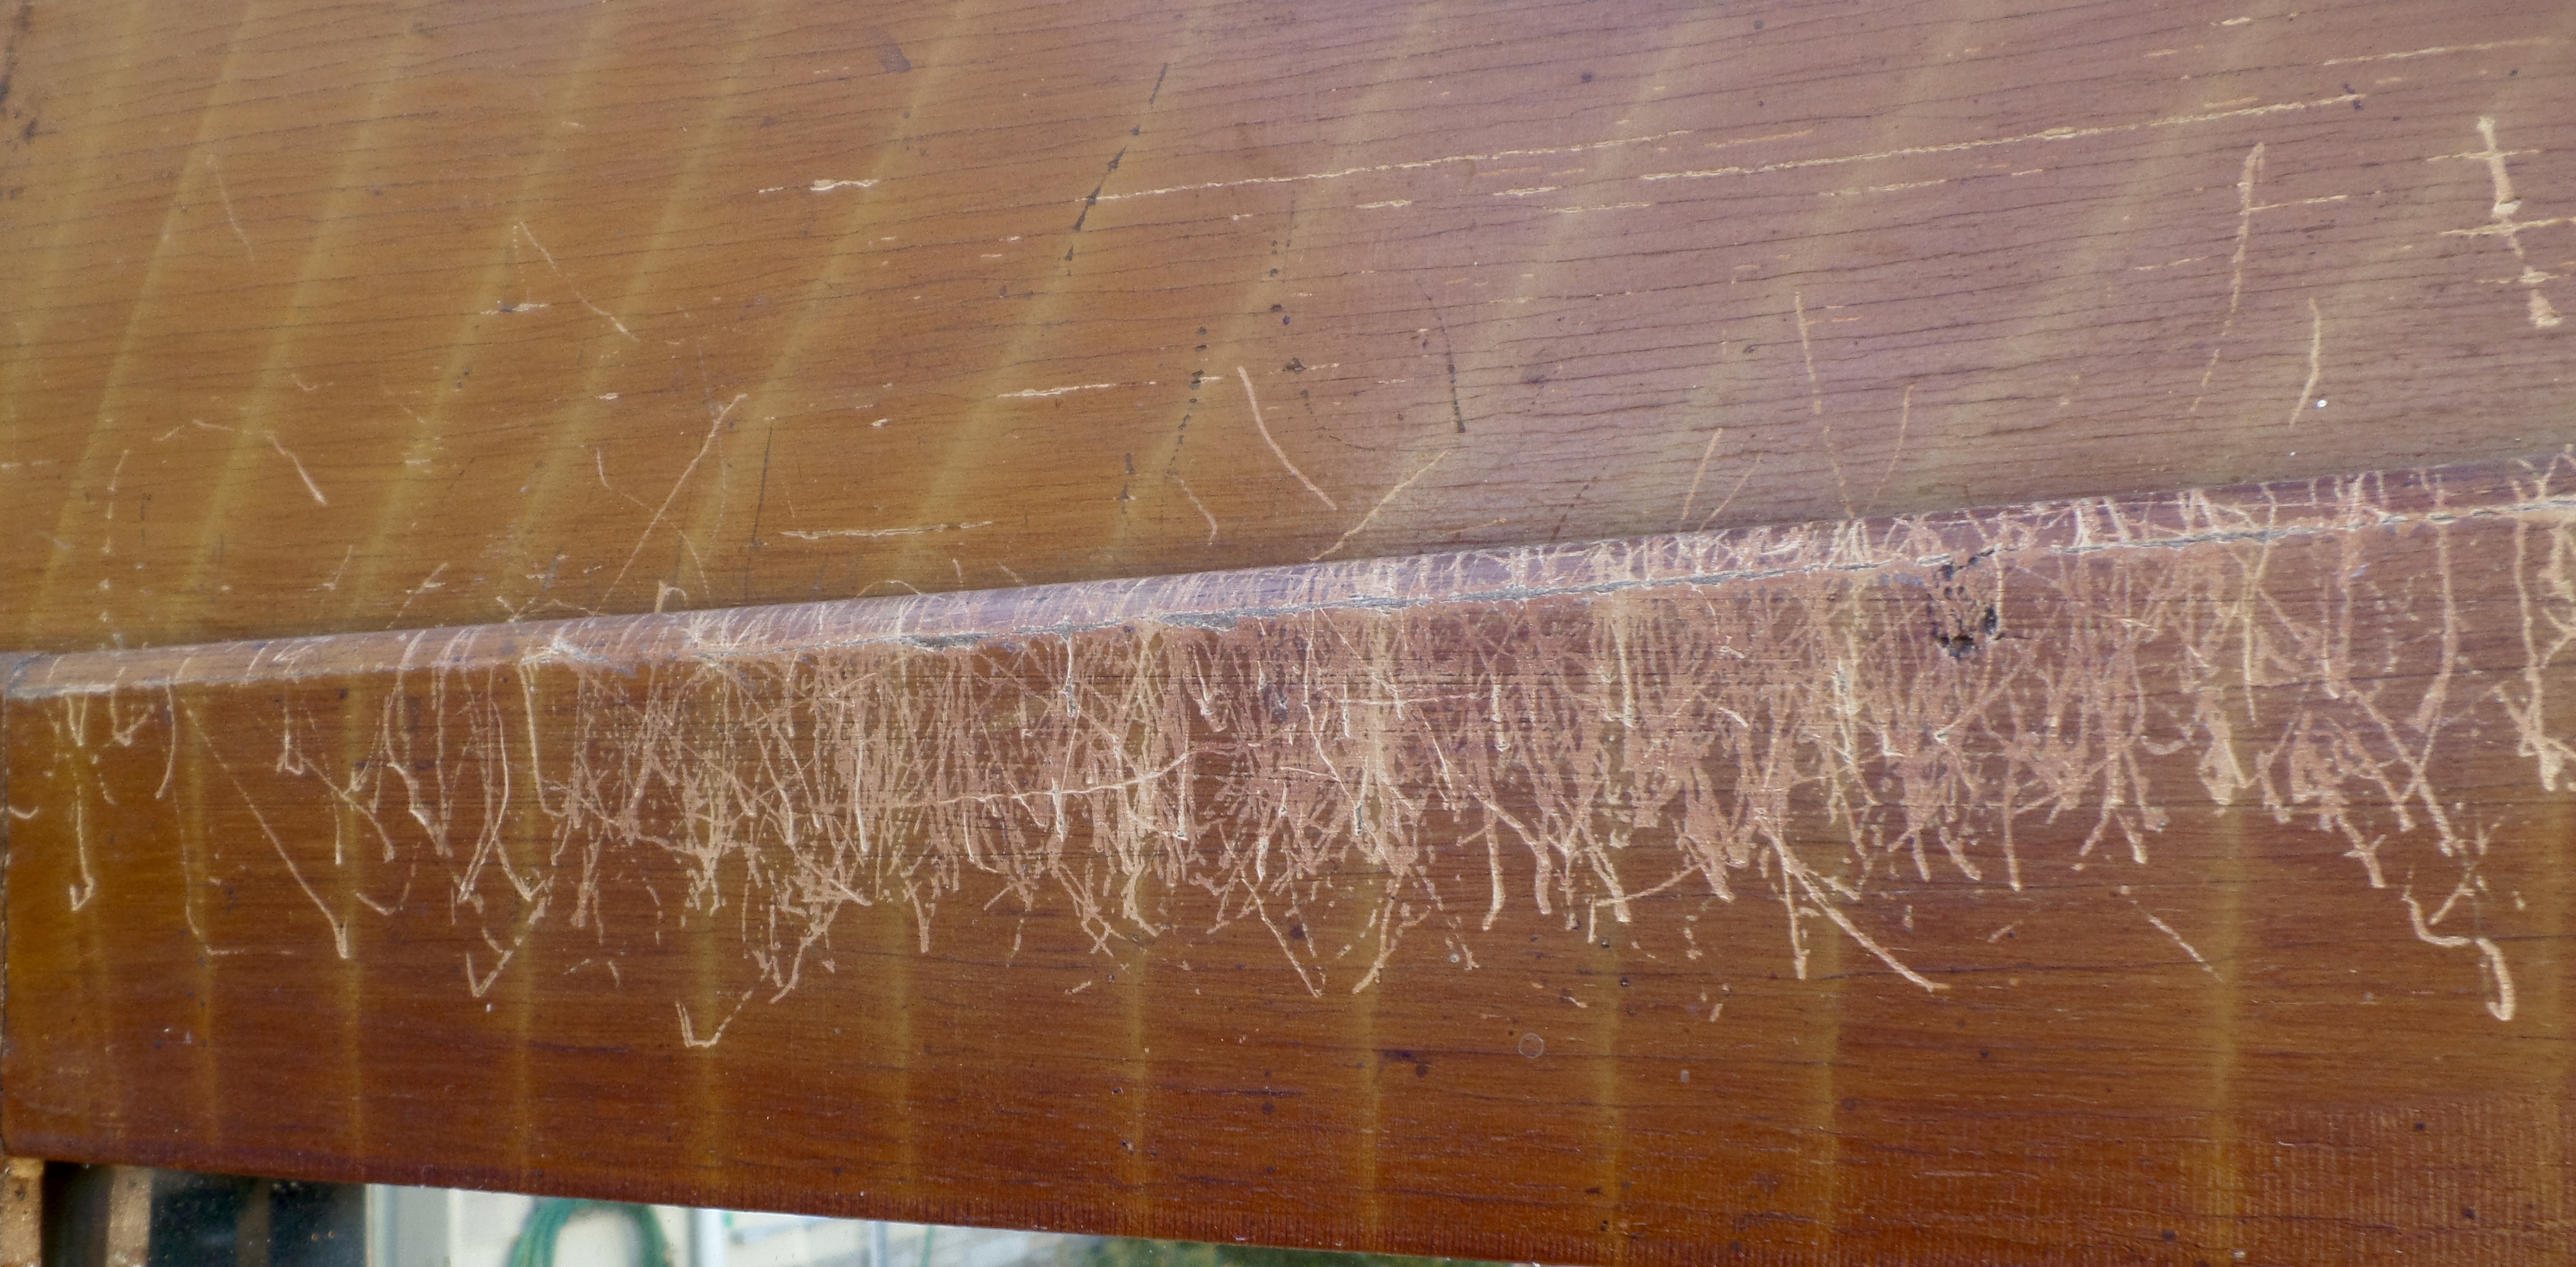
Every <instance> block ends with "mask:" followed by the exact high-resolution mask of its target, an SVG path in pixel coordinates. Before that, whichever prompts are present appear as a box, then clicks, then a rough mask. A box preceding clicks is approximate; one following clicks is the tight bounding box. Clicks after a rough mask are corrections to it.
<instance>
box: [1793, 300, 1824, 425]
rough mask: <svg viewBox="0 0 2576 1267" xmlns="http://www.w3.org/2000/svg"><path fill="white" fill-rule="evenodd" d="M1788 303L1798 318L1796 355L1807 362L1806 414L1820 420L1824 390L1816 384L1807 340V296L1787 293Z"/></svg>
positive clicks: (1811, 348)
mask: <svg viewBox="0 0 2576 1267" xmlns="http://www.w3.org/2000/svg"><path fill="white" fill-rule="evenodd" d="M1789 302H1790V303H1791V304H1792V305H1793V306H1794V307H1795V309H1796V311H1797V316H1798V355H1800V356H1802V357H1805V358H1806V360H1807V412H1809V413H1812V414H1814V415H1816V416H1817V417H1819V418H1821V417H1823V416H1824V414H1825V397H1824V388H1823V387H1821V386H1819V385H1818V384H1817V382H1816V350H1815V347H1814V345H1812V344H1811V343H1809V342H1808V340H1807V296H1806V292H1804V291H1795V290H1793V291H1791V292H1789Z"/></svg>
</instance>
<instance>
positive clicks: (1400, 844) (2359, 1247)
mask: <svg viewBox="0 0 2576 1267" xmlns="http://www.w3.org/2000/svg"><path fill="white" fill-rule="evenodd" d="M2571 478H2576V459H2568V458H2556V459H2550V460H2546V461H2541V462H2537V463H2533V464H2529V465H2523V466H2512V467H2479V468H2453V469H2448V470H2442V471H2435V472H2430V473H2422V474H2413V475H2388V476H2373V477H2367V478H2359V479H2351V480H2325V481H2311V482H2301V483H2298V484H2292V485H2271V486H2262V487H2252V488H2242V489H2237V490H2232V491H2226V492H2218V493H2189V494H2176V495H2170V496H2163V497H2152V498H2131V499H2120V500H2110V501H2084V502H2071V503H2044V504H2035V505H2026V506H2020V507H2014V508H2009V509H2003V510H1994V511H1979V512H1963V513H1958V514H1951V515H1935V516H1921V517H1905V518H1898V519H1883V520H1872V521H1860V522H1852V523H1835V524H1821V525H1812V526H1806V527H1797V528H1780V529H1757V530H1743V531H1738V532H1732V533H1727V534H1718V535H1707V536H1686V537H1664V538H1647V539H1640V540H1634V541H1628V542H1618V543H1607V544H1599V545H1592V546H1584V547H1564V548H1553V549H1538V550H1526V551H1509V552H1487V553H1471V554H1463V555H1449V556H1429V557H1422V558H1415V559H1403V560H1381V561H1374V562H1363V563H1351V564H1329V563H1328V564H1315V565H1306V566H1302V567H1297V568H1290V569H1280V570H1272V571H1258V572H1246V573H1237V574H1229V575H1212V576H1198V577H1187V578H1165V579H1159V580H1144V581H1133V582H1104V583H1095V584H1087V585H1081V586H1073V587H1066V588H1059V589H1051V590H1042V589H1031V590H1011V591H999V592H987V593H975V594H960V595H940V596H929V597H918V598H900V599H875V600H863V601H859V602H854V603H844V604H829V605H819V606H809V607H796V608H774V609H753V610H745V611H739V612H729V613H693V614H688V615H675V616H662V617H652V616H645V617H632V618H614V619H598V620H587V621H578V622H570V623H558V624H540V623H530V624H522V625H515V626H502V627H485V628H477V629H454V630H433V631H425V632H417V633H405V634H381V635H352V636H343V637H330V638H317V639H288V640H276V641H269V642H263V643H243V644H232V645H223V646H207V647H196V648H172V649H167V650H158V651H150V650H146V651H130V652H98V653H79V654H68V655H61V656H51V657H45V658H41V659H39V660H36V661H34V662H32V663H30V664H28V665H27V666H25V667H23V668H22V669H20V670H19V671H18V673H17V674H16V677H15V679H14V681H13V682H12V684H11V686H10V688H9V693H8V699H9V707H8V713H7V718H6V723H5V724H6V727H7V740H8V751H9V753H10V759H11V769H10V779H11V782H10V791H9V797H10V802H9V813H10V815H11V822H10V831H11V839H10V870H9V923H10V929H11V933H10V939H11V940H10V946H9V952H8V961H7V971H8V987H9V991H8V1005H7V1006H8V1012H7V1016H6V1024H7V1032H8V1035H9V1044H8V1049H7V1054H6V1059H5V1064H0V1076H5V1082H0V1086H5V1099H0V1132H5V1135H6V1138H7V1141H8V1144H9V1146H10V1147H11V1148H13V1149H17V1150H22V1151H32V1152H38V1153H43V1154H46V1155H53V1156H65V1157H77V1158H94V1159H110V1158H113V1159H117V1160H125V1161H139V1162H157V1163H165V1164H186V1165H192V1166H202V1167H212V1168H222V1169H234V1170H249V1171H257V1172H268V1173H279V1174H287V1175H309V1176H314V1177H328V1178H340V1179H356V1178H368V1179H384V1180H397V1179H398V1180H402V1181H407V1182H418V1181H438V1182H450V1183H465V1184H476V1185H486V1184H488V1185H500V1186H509V1187H525V1188H535V1189H542V1190H550V1191H565V1192H578V1193H598V1194H609V1195H617V1196H626V1197H649V1198H653V1199H661V1200H678V1201H687V1202H700V1203H708V1204H718V1205H728V1206H761V1207H768V1206H775V1207H785V1208H796V1209H806V1210H817V1211H832V1212H843V1213H852V1214H866V1215H871V1216H890V1217H900V1218H913V1219H931V1220H938V1221H946V1222H968V1223H1006V1224H1018V1225H1025V1226H1045V1227H1065V1228H1081V1229H1087V1230H1096V1231H1116V1232H1125V1233H1134V1234H1146V1235H1156V1236H1181V1237H1189V1238H1196V1239H1209V1240H1229V1239H1238V1238H1245V1239H1254V1240H1264V1241H1276V1242H1282V1243H1294V1244H1313V1245H1341V1246H1348V1247H1363V1246H1365V1247H1374V1248H1385V1249H1404V1250H1414V1251H1424V1252H1442V1253H1457V1254H1473V1255H1479V1256H1487V1257H1512V1258H1522V1259H1530V1258H1536V1259H1542V1260H1547V1261H1593V1262H1605V1263H1606V1262H1642V1263H1664V1262H1682V1261H1693V1262H1696V1261H1703V1260H1706V1259H1709V1258H1741V1259H1743V1260H1746V1261H1771V1262H1813V1261H1852V1260H1861V1259H1874V1258H1880V1257H1887V1258H1894V1259H1900V1260H1905V1261H1943V1260H1947V1259H1952V1258H1965V1257H1977V1258H1982V1259H1988V1260H1994V1259H2027V1260H2032V1261H2039V1260H2060V1259H2064V1258H2069V1257H2077V1258H2094V1257H2100V1258H2109V1257H2114V1256H2130V1255H2137V1256H2145V1257H2148V1258H2158V1257H2170V1258H2175V1259H2177V1260H2188V1259H2191V1258H2201V1259H2207V1260H2209V1261H2233V1255H2234V1254H2236V1253H2238V1252H2242V1253H2244V1254H2245V1255H2247V1258H2246V1261H2266V1262H2269V1261H2300V1262H2306V1261H2321V1260H2335V1259H2347V1258H2355V1257H2370V1256H2381V1255H2393V1254H2396V1253H2398V1252H2400V1251H2404V1252H2406V1253H2409V1254H2414V1253H2418V1252H2422V1253H2429V1254H2435V1255H2441V1256H2453V1257H2464V1258H2481V1259H2494V1260H2498V1261H2534V1262H2537V1261H2543V1260H2545V1259H2546V1258H2547V1257H2548V1256H2549V1255H2551V1254H2554V1253H2556V1252H2557V1251H2558V1250H2559V1249H2562V1248H2563V1247H2564V1245H2565V1241H2566V1235H2567V1228H2568V1222H2567V1218H2568V1213H2567V1212H2568V1208H2569V1198H2570V1195H2571V1192H2570V1171H2569V1165H2568V1159H2567V1157H2566V1154H2565V1141H2566V1140H2567V1139H2568V1138H2569V1136H2568V1133H2567V1128H2568V1126H2569V1125H2570V1122H2569V1114H2568V1099H2567V1077H2568V1063H2567V1061H2566V1059H2565V1056H2564V1052H2565V1050H2566V1040H2567V1036H2568V1024H2569V1021H2568V1010H2567V1005H2568V991H2569V974H2568V972H2567V970H2566V967H2565V964H2566V962H2567V950H2568V938H2567V930H2566V928H2565V926H2564V925H2565V913H2566V911H2567V909H2568V897H2569V884H2568V878H2567V877H2568V869H2567V865H2566V863H2567V860H2566V858H2565V857H2564V851H2565V847H2566V842H2567V839H2568V832H2567V825H2568V823H2569V821H2570V816H2571V809H2576V806H2571V804H2570V797H2569V794H2568V791H2567V789H2566V786H2565V782H2564V780H2565V777H2566V773H2567V771H2566V767H2565V765H2564V762H2565V761H2566V759H2567V758H2568V757H2569V756H2570V755H2571V749H2570V747H2569V744H2570V741H2571V734H2570V728H2569V726H2568V724H2567V723H2566V721H2565V720H2564V719H2563V714H2564V711H2565V708H2566V705H2565V703H2564V700H2563V696H2564V695H2565V693H2566V692H2568V691H2570V690H2576V679H2571V677H2570V675H2569V665H2568V663H2567V661H2566V659H2565V658H2564V654H2563V653H2564V651H2565V650H2566V646H2567V643H2568V641H2569V639H2570V638H2571V637H2576V634H2571V632H2570V631H2576V586H2571V583H2570V582H2569V580H2568V574H2567V571H2566V569H2567V566H2568V561H2569V557H2570V555H2571V552H2576V499H2571V498H2570V497H2569V495H2568V493H2567V485H2568V481H2569V480H2570V479H2571Z"/></svg>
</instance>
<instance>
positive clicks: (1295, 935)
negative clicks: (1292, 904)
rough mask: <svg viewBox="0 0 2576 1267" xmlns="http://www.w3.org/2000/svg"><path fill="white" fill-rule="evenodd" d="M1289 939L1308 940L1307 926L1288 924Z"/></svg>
mask: <svg viewBox="0 0 2576 1267" xmlns="http://www.w3.org/2000/svg"><path fill="white" fill-rule="evenodd" d="M1288 940H1290V941H1304V940H1306V926H1305V925H1303V924H1290V925H1289V926H1288Z"/></svg>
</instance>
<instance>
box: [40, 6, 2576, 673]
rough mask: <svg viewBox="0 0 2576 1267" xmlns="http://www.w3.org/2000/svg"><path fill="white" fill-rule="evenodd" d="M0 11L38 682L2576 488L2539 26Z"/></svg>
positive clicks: (1009, 11)
mask: <svg viewBox="0 0 2576 1267" xmlns="http://www.w3.org/2000/svg"><path fill="white" fill-rule="evenodd" d="M6 13H7V15H8V16H9V17H13V18H14V19H15V21H7V22H0V32H5V38H6V39H7V41H8V43H7V50H6V54H5V56H6V59H7V66H8V71H7V76H6V77H7V80H8V84H9V91H8V94H7V100H6V101H5V102H0V111H5V112H6V115H7V119H6V124H7V126H6V127H5V128H0V277H6V278H8V279H9V281H10V284H9V285H8V286H6V287H0V318H5V322H0V326H5V329H6V330H7V332H8V333H7V343H6V347H5V350H0V510H5V515H0V646H10V647H19V648H33V649H43V650H71V649H79V648H86V647H113V646H119V645H124V646H133V645H141V644H144V643H156V644H175V643H189V642H202V641H211V640H215V639H221V638H228V637H250V636H271V635H285V634H310V633H326V632H345V631H356V630H371V629H372V630H380V629H387V628H397V629H399V628H416V627H420V626H423V625H435V624H460V623H479V622H484V621H498V620H505V619H513V618H517V617H521V616H525V617H531V618H534V617H561V616H570V615H580V614H584V613H590V612H600V613H633V612H647V611H655V610H677V609H683V608H706V607H722V606H729V605H735V604H748V603H777V602H798V601H806V600H809V599H832V598H842V597H849V596H853V595H861V594H890V593H903V592H908V591H914V590H960V589H985V588H994V587H1000V586H1006V585H1011V584H1015V583H1018V582H1020V581H1029V582H1042V581H1065V580H1084V579H1102V578H1111V577H1120V576H1136V575H1145V574H1164V573H1188V572H1196V571H1204V570H1211V569H1218V568H1229V567H1242V566H1248V565H1271V564H1286V563H1295V562H1303V561H1306V560H1308V559H1312V558H1316V557H1326V558H1350V557H1366V556H1381V555H1402V554H1412V553H1421V552H1430V551H1439V550H1449V549H1459V548H1468V547H1474V546H1482V545H1513V544H1535V543H1547V542H1562V541H1577V540H1592V539H1599V538H1605V537H1621V536H1634V535H1641V534H1648V533H1655V532H1666V531H1673V530H1677V529H1687V528H1697V527H1702V526H1707V525H1710V524H1716V525H1720V526H1723V525H1727V524H1753V523H1781V522H1795V521H1799V520H1806V519H1827V518H1831V519H1841V518H1851V517H1855V516H1866V515H1885V514H1893V513H1914V512H1921V511H1939V510H1950V509H1956V508H1958V507H1962V506H1970V505H1985V504H2000V503H2012V502H2021V501H2028V500H2032V499H2038V498H2049V497H2062V496H2070V495H2079V494H2084V495H2092V494H2109V493H2124V492H2153V491H2163V490H2169V489H2174V488H2181V487H2189V486H2194V485H2204V484H2226V483H2236V482H2242V481H2248V480H2258V479H2284V478H2304V477H2307V476H2312V475H2320V474H2341V473H2350V472H2357V471H2366V470H2374V469H2382V468H2402V467H2411V466H2415V465H2421V464H2426V463H2438V462H2452V461H2461V460H2468V459H2496V458H2508V457H2517V456H2521V455H2525V454H2528V453H2532V452H2537V451H2542V450H2545V449H2549V448H2552V447H2555V446H2556V445H2559V444H2562V443H2565V442H2567V441H2569V440H2576V430H2571V423H2570V418H2569V415H2568V412H2567V403H2566V395H2565V387H2564V382H2563V379H2564V375H2565V367H2566V364H2567V355H2568V353H2567V340H2568V339H2569V338H2571V337H2576V327H2570V326H2568V325H2567V324H2565V323H2564V322H2563V321H2558V320H2557V317H2556V314H2557V312H2558V310H2560V309H2567V308H2570V307H2576V303H2571V301H2570V299H2569V296H2568V288H2569V287H2570V286H2571V285H2576V282H2571V281H2569V280H2567V277H2568V276H2570V275H2576V224H2571V223H2570V221H2569V220H2568V217H2569V215H2570V214H2571V213H2576V101H2571V98H2570V95H2569V85H2570V83H2571V80H2570V77H2569V71H2570V66H2571V63H2570V59H2569V57H2568V50H2569V48H2570V44H2569V40H2570V39H2571V38H2576V28H2571V25H2570V19H2569V16H2568V12H2567V10H2566V9H2565V7H2564V6H2561V5H2553V4H2542V3H2532V2H2531V0H2334V2H2332V3H2321V4H2302V5H2299V6H2294V7H2291V8H2281V7H2277V6H2276V7H2271V8H2265V7H2262V6H2248V5H2245V4H2242V3H2237V2H2235V0H2228V2H2226V3H2219V2H2217V0H2190V2H2188V3H2174V4H2156V5H2139V4H2106V3H2071V2H2068V0H2049V2H2047V3H2038V4H2026V5H2011V6H1997V5H1989V4H1978V3H1970V2H1969V0H1911V2H1907V3H1870V4H1857V3H1840V2H1835V3H1828V2H1824V0H1790V2H1771V0H1765V2H1763V3H1753V4H1744V3H1737V4H1728V5H1721V6H1710V5H1706V4H1695V3H1679V2H1678V0H1665V2H1658V3H1623V4H1620V5H1618V6H1617V7H1616V8H1615V9H1612V10H1605V9H1603V8H1602V7H1601V6H1599V5H1595V4H1574V3H1563V2H1549V0H1508V2H1490V0H1451V2H1446V3H1441V4H1434V5H1386V4H1377V3H1353V2H1351V0H1336V2H1335V3H1329V4H1312V3H1310V4H1300V5H1297V6H1294V7H1293V8H1288V7H1283V6H1281V5H1278V4H1274V3H1260V2H1257V0H1255V2H1245V0H1233V2H1219V3H1195V4H1188V5H1175V6H1168V7H1150V6H1143V5H1137V4H1119V5H1110V6H1105V7H1104V6H1100V5H1090V6H1084V7H1082V8H1079V9H1067V8H1065V7H1063V6H1060V5H1051V4H1026V3H980V4H971V5H966V6H963V7H948V8H937V7H917V6H916V7H909V8H906V9H904V10H903V11H901V12H896V11H892V10H888V9H885V8H884V7H882V6H875V7H871V6H864V5H850V4H846V3H841V2H839V0H767V2H765V3H757V4H717V5H710V4H703V3H688V2H683V0H617V2H616V3H613V4H599V3H592V2H591V0H512V2H511V3H494V2H489V0H487V2H484V3H454V2H449V0H442V2H440V3H429V2H428V0H405V2H403V3H394V4H379V5H360V6H350V5H343V4H337V3H330V2H328V0H203V2H200V3H190V4H186V5H175V6H174V5H171V4H167V3H157V2H155V0H79V2H78V3H36V2H35V0H19V2H18V3H17V4H15V5H13V6H8V8H7V9H6ZM818 186H820V188H819V189H818V188H817V187H818ZM2507 230H2510V232H2508V231H2507ZM2543 306H2546V307H2543ZM2552 321H2555V322H2556V324H2549V323H2550V322H2552ZM1256 403H1257V406H1258V410H1259V412H1258V414H1256ZM2320 406H2324V407H2323V408H2320Z"/></svg>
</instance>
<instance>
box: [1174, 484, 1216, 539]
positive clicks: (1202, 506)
mask: <svg viewBox="0 0 2576 1267" xmlns="http://www.w3.org/2000/svg"><path fill="white" fill-rule="evenodd" d="M1171 479H1172V482H1173V483H1175V484H1178V485H1180V486H1181V496H1183V497H1186V498H1189V499H1190V504H1191V505H1193V506H1196V507H1198V508H1199V518H1201V519H1205V520H1207V524H1208V539H1207V543H1208V544H1209V545H1215V544H1216V516H1215V515H1213V514H1210V513H1209V512H1208V508H1207V503H1206V502H1203V501H1200V500H1199V495H1198V494H1197V493H1196V492H1193V491H1192V490H1191V489H1190V482H1189V481H1188V480H1185V479H1182V478H1181V477H1180V474H1179V472H1172V473H1171Z"/></svg>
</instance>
